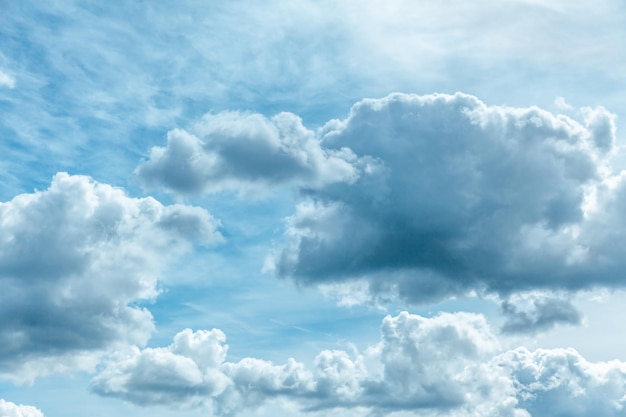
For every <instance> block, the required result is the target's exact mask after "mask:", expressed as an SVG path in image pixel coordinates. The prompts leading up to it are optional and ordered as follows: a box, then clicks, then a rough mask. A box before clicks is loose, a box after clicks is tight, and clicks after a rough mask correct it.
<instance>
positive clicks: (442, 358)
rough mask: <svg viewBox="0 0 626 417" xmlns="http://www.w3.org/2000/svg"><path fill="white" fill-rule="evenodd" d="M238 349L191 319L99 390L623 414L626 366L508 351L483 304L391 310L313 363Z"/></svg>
mask: <svg viewBox="0 0 626 417" xmlns="http://www.w3.org/2000/svg"><path fill="white" fill-rule="evenodd" d="M227 348H228V346H227V345H226V344H225V336H224V333H223V332H221V331H220V330H218V329H213V330H211V331H204V330H200V331H197V332H192V331H191V330H189V329H186V330H184V331H182V332H180V333H178V334H177V335H176V336H175V338H174V341H173V343H172V344H171V345H170V346H168V347H164V348H146V349H143V350H139V349H133V350H131V351H128V352H125V353H118V354H116V355H112V356H111V357H110V359H109V361H108V362H106V365H105V367H104V368H103V369H102V371H101V372H100V373H99V374H98V375H97V376H96V377H95V378H94V379H93V381H92V385H91V389H92V391H93V392H95V393H97V394H99V395H104V396H112V397H118V398H122V399H124V400H127V401H131V402H134V403H137V404H140V405H144V406H147V405H157V404H161V405H163V404H166V405H169V406H172V407H189V406H195V407H207V408H210V409H212V411H213V412H214V413H215V414H216V415H232V414H237V413H240V412H242V411H244V410H245V409H247V408H257V407H259V406H260V405H262V404H263V403H264V402H266V401H267V400H270V399H273V398H282V399H285V400H287V401H290V400H293V401H296V402H297V404H299V406H300V408H301V409H302V410H303V411H304V412H305V413H306V412H307V411H308V412H313V411H319V410H324V409H361V410H363V409H365V410H367V411H368V412H370V413H371V414H372V415H387V414H390V413H392V412H397V411H417V410H419V412H420V413H421V414H420V415H426V416H440V415H447V416H455V417H461V416H475V415H499V416H511V417H513V416H515V417H529V416H531V415H538V414H537V413H542V412H545V411H546V410H548V409H549V410H550V412H551V413H552V415H568V416H586V415H589V413H593V414H594V415H597V416H600V417H609V416H619V415H623V414H622V411H621V410H622V408H623V405H624V404H623V402H624V394H625V393H626V391H625V389H624V384H625V383H626V364H624V363H623V362H619V361H612V362H597V363H592V362H588V361H587V360H585V359H584V358H583V357H582V356H581V355H580V354H578V353H577V352H576V351H575V350H573V349H538V350H535V351H529V350H528V349H526V348H523V347H520V348H516V349H512V350H503V349H502V348H501V347H500V344H499V341H498V338H497V337H496V335H495V334H494V333H493V332H492V331H491V329H490V327H489V325H488V324H487V322H486V320H485V318H484V317H483V316H481V315H477V314H470V313H441V314H439V315H436V316H434V317H431V318H425V317H422V316H419V315H413V314H409V313H407V312H403V313H400V314H398V315H397V316H395V317H392V316H387V317H385V318H384V320H383V322H382V325H381V339H380V341H379V342H377V343H375V344H372V345H371V346H370V347H368V348H367V349H366V350H365V351H364V352H362V353H359V352H352V353H348V352H345V351H342V350H324V351H322V352H320V353H319V354H318V355H317V357H316V358H315V360H314V364H313V366H312V367H307V366H306V365H304V364H303V363H300V362H297V361H296V360H294V359H289V360H288V361H287V362H286V363H285V364H283V365H276V364H274V363H272V362H269V361H265V360H262V359H255V358H243V359H241V360H240V361H238V362H236V363H233V362H226V361H225V359H226V356H227ZM557 376H558V377H557Z"/></svg>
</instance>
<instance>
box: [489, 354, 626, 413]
mask: <svg viewBox="0 0 626 417" xmlns="http://www.w3.org/2000/svg"><path fill="white" fill-rule="evenodd" d="M497 360H498V361H500V363H501V365H502V366H503V367H504V368H505V369H508V370H510V372H511V377H512V380H513V381H514V382H515V384H516V388H517V391H518V397H519V399H520V406H522V407H524V408H526V409H527V410H528V411H529V412H530V413H531V414H532V415H533V416H535V415H563V416H571V417H578V416H580V417H583V416H589V415H594V416H602V417H612V416H623V415H624V413H626V409H624V405H626V389H625V387H626V363H624V362H620V361H611V362H596V363H592V362H588V361H587V360H585V358H583V357H582V356H581V355H580V354H578V353H577V352H576V351H575V350H573V349H538V350H536V351H534V352H530V351H528V350H527V349H525V348H518V349H516V350H513V351H509V352H506V353H504V354H503V355H501V356H500V357H499V358H498V359H497Z"/></svg>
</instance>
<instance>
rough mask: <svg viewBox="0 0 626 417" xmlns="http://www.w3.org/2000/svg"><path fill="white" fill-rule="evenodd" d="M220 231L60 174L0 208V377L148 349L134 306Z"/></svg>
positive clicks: (193, 210)
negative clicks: (171, 267)
mask: <svg viewBox="0 0 626 417" xmlns="http://www.w3.org/2000/svg"><path fill="white" fill-rule="evenodd" d="M190 225H193V227H190ZM218 228H219V222H218V221H217V220H215V219H214V218H213V217H212V216H211V215H210V214H209V213H208V212H206V211H205V210H204V209H200V208H197V207H190V206H183V205H172V206H163V205H162V204H161V203H159V202H158V201H156V200H155V199H153V198H150V197H148V198H130V197H128V196H127V195H126V194H125V193H124V192H123V191H122V190H121V189H117V188H114V187H111V186H109V185H107V184H101V183H98V182H95V181H93V180H92V179H90V178H88V177H84V176H71V175H68V174H65V173H59V174H57V175H56V176H55V177H54V178H53V180H52V183H51V185H50V187H49V188H48V189H46V190H44V191H37V192H34V193H31V194H21V195H18V196H16V197H15V198H13V199H12V200H10V201H8V202H4V203H0V285H1V287H2V292H1V293H0V377H2V378H8V379H12V380H16V381H32V380H33V379H34V378H36V377H37V376H39V375H45V374H47V373H50V372H57V371H65V370H68V369H89V368H91V367H93V366H94V365H95V363H96V361H97V360H98V358H99V356H100V355H102V354H103V352H104V351H105V350H106V349H111V348H115V347H120V346H124V345H129V344H143V343H145V342H146V341H147V339H148V338H149V337H150V334H151V332H152V330H153V328H154V324H153V321H152V315H151V314H150V312H149V311H148V310H147V309H145V308H142V307H139V306H138V305H137V304H138V303H141V302H142V301H148V300H151V299H154V298H155V297H156V296H157V294H158V290H157V287H156V285H157V278H158V276H159V274H160V273H161V271H163V270H164V268H165V267H166V266H167V265H168V263H169V262H171V261H172V260H173V259H174V258H175V257H176V256H177V255H180V254H182V253H183V252H184V251H186V250H188V249H189V248H190V247H191V245H192V244H194V242H197V243H198V244H203V245H204V244H209V243H213V242H219V241H220V240H221V239H222V236H221V235H220V233H219V231H218Z"/></svg>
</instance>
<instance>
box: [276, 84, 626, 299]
mask: <svg viewBox="0 0 626 417" xmlns="http://www.w3.org/2000/svg"><path fill="white" fill-rule="evenodd" d="M583 114H584V121H583V122H579V121H576V120H574V119H571V118H569V117H567V116H564V115H554V114H552V113H549V112H547V111H544V110H542V109H539V108H536V107H530V108H511V107H502V106H488V105H486V104H484V103H483V102H481V101H480V100H478V99H477V98H476V97H473V96H470V95H467V94H462V93H457V94H454V95H445V94H434V95H426V96H418V95H408V94H399V93H398V94H392V95H390V96H388V97H385V98H382V99H365V100H362V101H360V102H358V103H357V104H355V105H354V106H353V107H352V109H351V111H350V114H349V115H348V117H347V118H346V119H344V120H332V121H330V122H328V123H327V124H326V125H325V126H324V127H323V128H322V129H320V131H318V136H319V137H320V140H321V143H322V144H323V146H324V148H325V149H349V150H350V151H351V152H352V153H354V155H356V158H357V161H359V162H360V163H361V164H362V166H363V168H361V169H360V170H359V177H358V178H357V179H356V180H355V181H353V182H344V183H341V182H337V183H333V184H328V185H325V186H320V187H317V188H305V187H302V188H301V189H300V194H299V195H300V198H301V199H300V201H299V203H298V205H297V207H296V211H295V213H294V214H293V215H292V216H290V217H289V218H288V219H287V221H286V225H287V230H286V238H287V241H286V243H285V244H284V245H283V246H282V247H280V248H278V249H277V251H276V253H275V254H274V255H272V256H271V257H270V259H269V261H268V263H267V266H268V267H267V268H266V269H274V270H275V271H276V273H277V274H278V275H279V276H287V277H292V278H293V279H295V280H296V281H297V282H298V283H304V284H316V285H319V284H324V285H327V284H336V283H343V282H353V281H359V282H363V281H365V282H367V283H368V285H369V292H370V293H371V294H373V295H374V296H376V295H384V294H389V293H393V294H399V295H400V296H401V297H402V298H404V299H405V300H406V301H409V302H415V303H419V302H431V301H435V300H439V299H442V298H445V297H448V296H451V295H459V294H465V293H469V292H479V293H481V292H488V293H498V294H500V295H501V296H505V297H506V296H508V295H509V294H511V293H515V292H517V291H528V290H534V289H544V290H577V289H582V288H591V287H595V286H598V285H600V286H619V287H623V286H624V284H625V283H626V280H625V278H626V277H624V274H623V272H621V271H623V268H624V266H626V265H624V262H623V259H626V258H625V257H624V255H625V254H624V252H623V248H624V247H625V245H624V240H623V237H621V236H623V232H624V229H625V226H626V224H625V222H624V220H623V216H620V215H618V213H619V212H623V210H624V208H626V201H624V199H623V197H622V195H624V193H625V190H626V182H625V181H624V176H623V175H622V174H615V173H612V172H610V170H609V161H610V160H609V158H610V155H611V154H612V153H613V152H614V149H615V124H614V117H615V116H614V115H612V114H610V113H609V112H608V111H606V109H603V108H597V109H584V110H583ZM365 160H367V161H368V162H367V164H365V162H364V161H365ZM365 167H366V168H365Z"/></svg>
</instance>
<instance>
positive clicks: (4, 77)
mask: <svg viewBox="0 0 626 417" xmlns="http://www.w3.org/2000/svg"><path fill="white" fill-rule="evenodd" d="M0 87H6V88H15V78H13V77H11V76H10V75H9V74H6V73H4V72H2V70H0Z"/></svg>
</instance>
